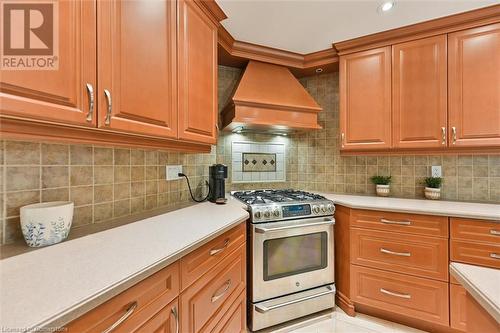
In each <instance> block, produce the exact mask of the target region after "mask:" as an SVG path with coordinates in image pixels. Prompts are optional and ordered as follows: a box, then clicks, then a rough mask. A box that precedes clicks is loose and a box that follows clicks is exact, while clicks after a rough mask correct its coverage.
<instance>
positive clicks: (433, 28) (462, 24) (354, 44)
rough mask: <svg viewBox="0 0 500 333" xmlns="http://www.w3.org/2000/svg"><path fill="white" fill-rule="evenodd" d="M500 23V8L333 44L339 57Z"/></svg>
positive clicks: (474, 11)
mask: <svg viewBox="0 0 500 333" xmlns="http://www.w3.org/2000/svg"><path fill="white" fill-rule="evenodd" d="M498 21H500V5H493V6H489V7H484V8H480V9H475V10H471V11H468V12H464V13H459V14H454V15H450V16H445V17H441V18H437V19H434V20H430V21H425V22H421V23H416V24H412V25H407V26H404V27H401V28H396V29H391V30H387V31H383V32H379V33H375V34H371V35H367V36H363V37H359V38H354V39H350V40H346V41H343V42H338V43H333V44H332V46H333V47H334V48H335V49H336V50H337V52H338V54H339V55H344V54H348V53H353V52H358V51H364V50H367V49H373V48H378V47H383V46H388V45H391V44H395V43H401V42H406V41H409V40H415V39H420V38H425V37H430V36H433V35H439V34H445V33H450V32H454V31H458V30H464V29H468V28H473V27H477V26H481V25H486V24H490V23H495V22H498Z"/></svg>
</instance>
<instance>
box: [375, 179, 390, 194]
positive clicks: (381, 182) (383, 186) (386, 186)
mask: <svg viewBox="0 0 500 333" xmlns="http://www.w3.org/2000/svg"><path fill="white" fill-rule="evenodd" d="M371 180H372V183H373V184H375V185H376V190H377V195H378V196H380V197H387V196H389V193H390V192H391V185H390V184H391V176H373V177H372V178H371Z"/></svg>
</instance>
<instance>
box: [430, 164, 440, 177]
mask: <svg viewBox="0 0 500 333" xmlns="http://www.w3.org/2000/svg"><path fill="white" fill-rule="evenodd" d="M431 176H432V177H441V166H440V165H433V166H431Z"/></svg>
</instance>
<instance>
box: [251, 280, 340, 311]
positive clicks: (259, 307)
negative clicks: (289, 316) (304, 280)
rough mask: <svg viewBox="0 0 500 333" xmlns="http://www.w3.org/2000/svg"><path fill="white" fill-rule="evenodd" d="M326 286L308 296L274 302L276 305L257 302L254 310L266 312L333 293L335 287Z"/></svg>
mask: <svg viewBox="0 0 500 333" xmlns="http://www.w3.org/2000/svg"><path fill="white" fill-rule="evenodd" d="M326 288H327V289H328V290H326V291H322V292H320V293H317V294H314V295H309V296H305V297H301V298H297V299H294V300H291V301H288V302H283V303H280V304H276V305H271V306H265V305H262V304H257V305H255V310H257V312H259V313H266V312H269V311H271V310H274V309H279V308H282V307H284V306H288V305H292V304H295V303H300V302H304V301H307V300H310V299H313V298H316V297H320V296H324V295H328V294H334V293H335V288H332V287H330V286H327V287H326Z"/></svg>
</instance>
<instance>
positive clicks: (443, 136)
mask: <svg viewBox="0 0 500 333" xmlns="http://www.w3.org/2000/svg"><path fill="white" fill-rule="evenodd" d="M441 136H442V138H441V144H442V145H445V144H446V127H441Z"/></svg>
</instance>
